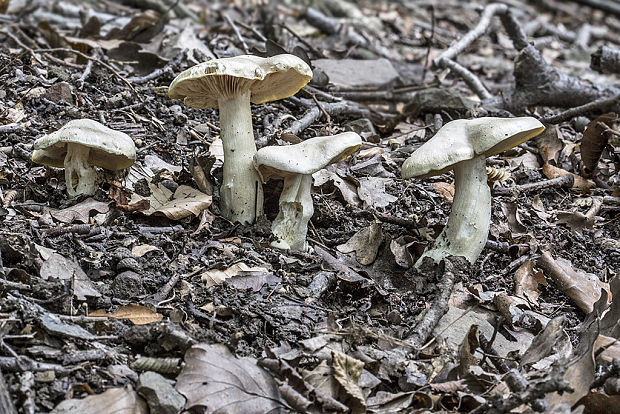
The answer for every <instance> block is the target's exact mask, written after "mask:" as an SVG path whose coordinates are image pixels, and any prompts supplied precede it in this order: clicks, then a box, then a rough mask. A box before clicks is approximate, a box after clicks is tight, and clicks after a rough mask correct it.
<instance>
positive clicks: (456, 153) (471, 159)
mask: <svg viewBox="0 0 620 414" xmlns="http://www.w3.org/2000/svg"><path fill="white" fill-rule="evenodd" d="M544 130H545V127H544V126H543V125H542V124H541V123H540V122H538V121H537V120H536V119H534V118H531V117H521V118H490V117H486V118H478V119H470V120H462V119H460V120H456V121H452V122H448V123H447V124H446V125H444V126H443V128H441V129H440V130H439V131H437V134H436V135H435V136H434V137H433V138H431V139H430V140H428V141H427V142H426V143H425V144H424V145H422V146H421V147H420V148H418V149H417V150H416V151H415V152H414V153H413V154H412V155H411V156H410V157H409V158H407V160H406V161H405V163H404V164H403V166H402V176H403V178H412V177H432V176H435V175H440V174H443V173H445V172H447V171H449V170H454V181H455V183H454V189H455V193H454V201H453V203H452V211H451V212H450V216H449V217H448V223H447V224H446V226H445V227H444V229H443V231H442V232H441V234H440V235H439V237H437V239H436V240H435V241H434V242H433V243H431V244H429V246H428V247H427V248H426V250H425V251H424V253H423V254H422V256H421V257H420V258H419V259H418V261H417V262H416V264H415V266H416V267H419V266H420V264H421V263H422V259H423V258H424V257H430V258H432V259H433V260H434V261H435V262H436V263H438V262H440V261H441V259H443V258H445V257H447V256H450V255H452V256H464V257H465V258H466V259H467V260H468V261H469V262H470V263H474V262H475V261H476V259H477V258H478V256H479V255H480V252H482V249H483V248H484V246H485V244H486V241H487V236H488V233H489V225H490V222H491V191H490V190H489V186H488V184H487V174H486V169H485V160H486V158H487V157H490V156H492V155H496V154H499V153H500V152H503V151H505V150H507V149H509V148H512V147H514V146H517V145H519V144H520V143H522V142H525V141H527V140H528V139H530V138H532V137H535V136H536V135H538V134H540V133H541V132H542V131H544Z"/></svg>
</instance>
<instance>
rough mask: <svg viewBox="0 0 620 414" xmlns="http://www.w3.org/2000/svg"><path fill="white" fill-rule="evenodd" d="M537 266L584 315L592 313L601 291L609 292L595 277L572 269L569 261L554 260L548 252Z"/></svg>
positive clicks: (606, 286)
mask: <svg viewBox="0 0 620 414" xmlns="http://www.w3.org/2000/svg"><path fill="white" fill-rule="evenodd" d="M538 265H539V266H540V267H541V268H542V269H543V270H544V271H545V273H546V274H547V275H548V277H549V278H550V279H551V280H552V281H553V282H554V283H555V284H556V285H557V286H558V288H559V289H560V290H561V291H562V292H564V294H566V296H568V297H569V298H571V299H572V300H573V302H575V305H577V307H578V308H579V309H581V310H582V311H584V312H585V313H590V312H592V310H593V309H594V303H596V301H597V300H598V299H599V298H600V297H601V289H605V290H606V291H608V292H609V285H608V284H607V283H604V282H601V281H600V280H599V278H598V277H596V275H594V274H592V273H586V272H584V271H582V270H579V269H574V268H573V266H572V264H571V262H570V261H568V260H566V259H563V258H558V259H554V258H553V256H551V253H550V252H548V251H546V252H544V253H543V254H542V256H541V257H540V259H539V262H538Z"/></svg>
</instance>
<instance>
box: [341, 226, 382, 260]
mask: <svg viewBox="0 0 620 414" xmlns="http://www.w3.org/2000/svg"><path fill="white" fill-rule="evenodd" d="M382 242H383V233H382V232H381V224H380V223H377V222H373V223H372V224H371V225H370V226H368V227H365V228H363V229H362V230H360V231H358V232H357V233H355V234H354V235H353V237H351V238H350V239H349V240H348V241H347V242H346V243H345V244H341V245H339V246H338V247H337V249H338V251H340V252H342V253H351V252H355V257H356V258H357V261H358V262H359V263H360V264H363V265H369V264H371V263H372V262H374V261H375V258H376V257H377V252H378V251H379V246H380V245H381V243H382Z"/></svg>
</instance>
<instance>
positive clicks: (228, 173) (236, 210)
mask: <svg viewBox="0 0 620 414" xmlns="http://www.w3.org/2000/svg"><path fill="white" fill-rule="evenodd" d="M218 104H219V108H220V128H221V133H220V136H221V138H222V145H223V147H224V167H223V169H224V179H223V182H222V186H221V187H220V197H221V204H220V208H221V210H222V215H223V216H224V217H226V218H227V219H229V220H231V221H238V222H239V223H242V224H246V223H253V222H254V220H255V219H256V217H258V216H260V215H262V214H263V187H262V184H261V182H260V177H259V175H258V172H257V171H256V170H255V169H254V165H253V160H254V155H255V154H256V144H255V143H254V132H253V130H252V113H251V112H250V91H246V92H244V93H241V94H238V95H235V96H233V97H232V98H221V99H219V101H218Z"/></svg>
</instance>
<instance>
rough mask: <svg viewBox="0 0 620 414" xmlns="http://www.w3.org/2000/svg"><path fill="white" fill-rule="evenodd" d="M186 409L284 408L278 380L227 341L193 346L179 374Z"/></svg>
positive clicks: (240, 410) (244, 410)
mask: <svg viewBox="0 0 620 414" xmlns="http://www.w3.org/2000/svg"><path fill="white" fill-rule="evenodd" d="M176 389H177V391H179V392H180V393H181V394H183V395H184V396H185V398H187V404H186V405H185V408H186V409H190V408H192V407H196V406H202V407H209V412H211V413H276V412H280V411H281V410H283V409H284V404H283V403H281V402H280V399H281V397H280V393H279V392H278V384H277V383H276V382H275V381H274V379H273V377H272V376H271V375H269V374H268V373H267V372H266V371H265V370H263V369H262V368H259V367H258V366H257V365H256V360H255V359H254V358H247V357H246V358H237V357H235V356H234V355H233V354H231V353H230V351H229V350H228V348H227V347H226V346H225V345H223V344H215V345H207V344H198V345H194V346H192V347H191V348H190V349H189V350H188V351H187V352H186V353H185V367H183V370H182V371H181V373H180V374H179V376H178V377H177V385H176Z"/></svg>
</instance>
